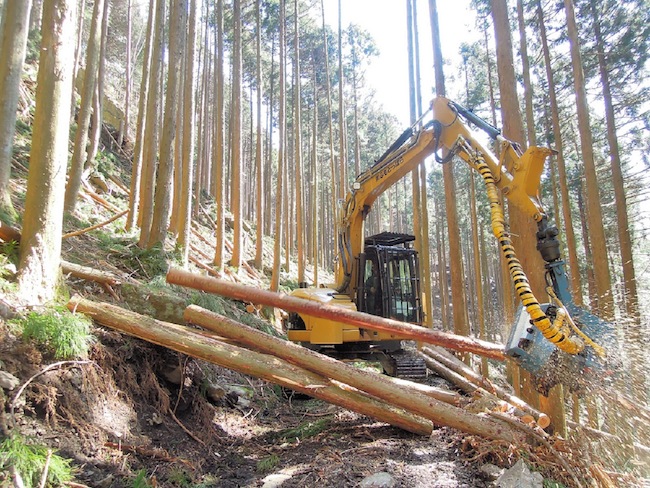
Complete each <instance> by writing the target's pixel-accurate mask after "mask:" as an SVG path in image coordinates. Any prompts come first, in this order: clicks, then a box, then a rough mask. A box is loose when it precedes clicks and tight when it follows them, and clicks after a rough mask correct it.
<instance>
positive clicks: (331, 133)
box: [320, 0, 338, 247]
mask: <svg viewBox="0 0 650 488" xmlns="http://www.w3.org/2000/svg"><path fill="white" fill-rule="evenodd" d="M320 4H321V19H322V31H323V45H324V54H323V55H324V56H325V77H326V79H325V90H326V95H327V127H328V129H329V160H330V178H331V180H332V181H331V193H330V195H331V198H332V203H331V211H332V212H336V209H337V205H336V200H337V194H338V192H337V187H338V182H337V181H338V180H337V178H336V163H335V161H334V117H333V116H332V83H331V81H330V67H329V48H328V45H327V31H326V30H325V6H324V3H323V0H321V2H320ZM331 234H334V232H332V233H331ZM335 246H336V244H335V242H334V240H333V239H332V247H335Z"/></svg>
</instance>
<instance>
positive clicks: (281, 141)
mask: <svg viewBox="0 0 650 488" xmlns="http://www.w3.org/2000/svg"><path fill="white" fill-rule="evenodd" d="M284 9H285V4H284V0H280V41H279V44H280V92H279V94H278V106H279V107H278V176H277V177H278V184H277V186H276V189H275V191H276V193H275V233H274V234H275V235H274V245H273V272H272V273H271V285H270V289H271V290H272V291H277V290H278V289H279V288H280V268H281V260H282V255H281V253H282V248H281V243H282V229H283V226H282V192H283V189H284V171H285V170H284V167H285V159H286V158H285V154H284V153H285V133H284V132H285V127H286V120H285V97H286V95H285V80H284V78H285V62H284V56H285V54H284V53H285V50H286V46H285V42H286V41H285V25H284V24H285V15H284ZM288 245H289V243H287V246H288Z"/></svg>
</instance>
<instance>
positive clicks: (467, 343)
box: [167, 268, 505, 361]
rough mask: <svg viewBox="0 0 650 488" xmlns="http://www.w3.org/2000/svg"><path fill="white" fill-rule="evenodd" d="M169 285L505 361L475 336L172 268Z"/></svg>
mask: <svg viewBox="0 0 650 488" xmlns="http://www.w3.org/2000/svg"><path fill="white" fill-rule="evenodd" d="M167 282H168V283H173V284H177V285H182V286H187V287H190V288H194V289H197V290H203V291H206V292H209V293H215V294H219V295H224V296H227V297H229V298H233V299H236V300H242V301H249V302H253V303H257V304H260V305H266V306H270V307H277V308H282V309H284V310H289V311H291V312H299V313H302V314H305V315H310V316H313V317H318V318H325V319H330V320H334V321H337V322H341V323H344V324H349V325H354V326H357V327H360V328H365V329H370V330H378V331H385V332H392V333H394V334H395V336H396V338H402V339H412V340H419V341H422V342H426V343H429V344H436V345H440V346H443V347H447V348H449V349H454V350H456V351H460V352H471V353H474V354H480V355H485V356H486V357H490V358H493V359H498V360H501V361H503V360H504V359H505V356H504V352H503V346H501V345H499V344H491V343H489V342H483V341H480V340H477V339H473V338H471V337H464V336H458V335H454V334H447V333H444V332H439V331H435V330H432V329H427V328H424V327H420V326H417V325H413V324H408V323H405V322H398V321H397V320H392V319H386V318H383V317H379V316H377V315H370V314H366V313H361V312H354V311H351V310H347V309H345V308H342V307H335V306H332V305H322V304H319V303H316V302H312V301H309V300H304V299H301V298H296V297H291V296H287V295H285V294H282V293H274V292H272V291H267V290H260V289H257V288H253V287H248V286H244V285H238V284H234V283H228V282H226V281H223V280H216V279H213V278H208V277H204V276H200V275H196V274H192V273H189V272H187V271H182V270H180V269H174V268H172V269H170V270H169V271H168V273H167Z"/></svg>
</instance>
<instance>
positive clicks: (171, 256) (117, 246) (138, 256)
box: [93, 231, 181, 280]
mask: <svg viewBox="0 0 650 488" xmlns="http://www.w3.org/2000/svg"><path fill="white" fill-rule="evenodd" d="M93 235H94V236H96V237H97V238H98V239H99V241H100V243H99V246H100V248H101V249H102V250H104V251H106V252H107V254H109V255H111V254H114V255H116V256H117V258H118V259H119V260H120V261H121V262H122V263H123V264H124V265H125V266H126V267H128V269H129V270H130V271H132V272H135V273H136V274H141V275H144V276H145V277H146V278H147V279H149V280H151V279H153V278H155V277H156V276H161V275H165V274H167V269H168V267H169V264H168V261H171V262H175V263H180V259H181V256H180V253H178V252H166V251H163V249H162V247H161V246H160V245H159V244H157V245H155V246H153V247H152V248H151V249H142V248H141V247H139V246H138V245H137V244H136V242H135V241H134V240H133V239H132V238H116V237H115V235H114V234H112V233H106V232H102V231H95V232H93Z"/></svg>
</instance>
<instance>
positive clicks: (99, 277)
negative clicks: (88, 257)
mask: <svg viewBox="0 0 650 488" xmlns="http://www.w3.org/2000/svg"><path fill="white" fill-rule="evenodd" d="M61 271H63V273H64V274H71V275H72V276H76V277H77V278H83V279H84V280H89V281H95V282H97V283H101V284H104V285H109V286H115V285H119V284H120V283H121V280H120V278H118V277H117V276H115V275H114V274H112V273H109V272H106V271H101V270H98V269H95V268H90V267H88V266H83V265H81V264H77V263H71V262H69V261H63V260H62V261H61Z"/></svg>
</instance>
